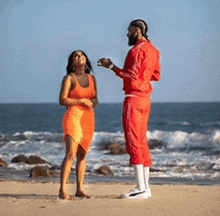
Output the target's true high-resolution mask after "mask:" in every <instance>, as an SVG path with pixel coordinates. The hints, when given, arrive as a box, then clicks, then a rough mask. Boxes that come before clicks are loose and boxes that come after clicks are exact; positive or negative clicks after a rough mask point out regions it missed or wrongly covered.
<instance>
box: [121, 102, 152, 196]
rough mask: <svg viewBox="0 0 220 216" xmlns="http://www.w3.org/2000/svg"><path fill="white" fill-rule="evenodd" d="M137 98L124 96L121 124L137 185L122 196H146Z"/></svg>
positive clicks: (140, 118) (140, 116)
mask: <svg viewBox="0 0 220 216" xmlns="http://www.w3.org/2000/svg"><path fill="white" fill-rule="evenodd" d="M139 103H140V101H139V100H138V99H137V98H126V99H125V103H124V113H123V126H124V133H125V141H126V148H127V152H128V154H129V155H130V163H131V164H132V166H133V168H134V172H135V179H136V182H137V187H136V188H134V189H132V190H130V191H129V192H128V193H125V194H123V195H122V197H123V198H145V199H146V198H148V196H147V193H146V190H145V182H144V166H143V164H144V160H143V157H142V150H141V145H140V140H139V139H140V135H141V134H140V132H141V127H140V122H141V120H142V112H141V110H140V109H139Z"/></svg>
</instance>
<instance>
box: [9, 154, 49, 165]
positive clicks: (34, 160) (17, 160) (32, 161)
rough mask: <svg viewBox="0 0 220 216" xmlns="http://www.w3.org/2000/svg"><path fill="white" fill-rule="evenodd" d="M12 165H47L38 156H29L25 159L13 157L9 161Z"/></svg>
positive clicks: (21, 156)
mask: <svg viewBox="0 0 220 216" xmlns="http://www.w3.org/2000/svg"><path fill="white" fill-rule="evenodd" d="M11 162H12V163H22V162H23V163H27V164H45V163H47V162H46V161H45V160H43V159H41V158H40V157H38V156H30V157H29V158H27V157H26V156H24V155H18V156H16V157H14V158H13V159H12V161H11Z"/></svg>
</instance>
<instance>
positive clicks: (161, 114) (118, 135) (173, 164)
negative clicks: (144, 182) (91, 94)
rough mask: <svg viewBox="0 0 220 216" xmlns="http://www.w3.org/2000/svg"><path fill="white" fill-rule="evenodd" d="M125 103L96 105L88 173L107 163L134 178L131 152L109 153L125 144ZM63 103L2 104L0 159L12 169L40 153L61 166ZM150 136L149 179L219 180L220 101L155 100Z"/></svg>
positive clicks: (19, 168) (26, 167)
mask: <svg viewBox="0 0 220 216" xmlns="http://www.w3.org/2000/svg"><path fill="white" fill-rule="evenodd" d="M122 107H123V104H122V103H116V104H113V103H112V104H100V105H99V106H98V107H97V108H96V132H95V135H94V139H93V144H92V147H91V150H90V152H89V154H88V156H87V170H89V173H88V175H91V176H92V175H97V174H96V173H95V170H96V169H97V168H99V167H100V166H101V165H108V166H109V167H110V168H111V169H112V171H113V172H114V176H115V177H130V176H133V175H134V173H133V169H132V167H131V166H130V165H129V156H128V155H127V154H124V155H111V154H109V151H108V150H107V147H108V146H109V144H111V143H120V144H122V145H124V135H123V129H122ZM65 111H66V108H64V107H60V106H59V104H0V158H2V159H3V160H5V161H6V162H7V163H8V169H15V170H17V171H26V170H30V169H31V168H32V167H33V166H34V165H28V164H23V163H21V164H15V163H11V160H12V158H14V157H15V156H17V155H21V154H23V155H25V156H27V157H29V156H31V155H37V156H39V157H41V158H43V159H44V160H46V161H47V162H48V166H53V165H58V166H59V165H61V162H62V160H63V158H64V155H65V143H64V142H62V141H61V139H62V136H63V132H62V125H61V119H62V116H63V114H64V112H65ZM147 136H148V139H149V141H150V142H151V143H153V142H152V140H153V141H154V142H155V141H156V142H157V143H159V144H160V145H157V146H155V145H152V146H151V154H152V158H153V167H152V172H151V173H150V177H153V178H157V179H166V178H175V179H186V180H187V179H188V180H210V181H212V180H216V181H220V103H219V102H213V103H153V104H152V112H151V116H150V125H149V131H148V133H147Z"/></svg>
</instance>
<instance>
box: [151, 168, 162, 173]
mask: <svg viewBox="0 0 220 216" xmlns="http://www.w3.org/2000/svg"><path fill="white" fill-rule="evenodd" d="M150 172H165V171H164V170H160V169H155V168H152V167H150Z"/></svg>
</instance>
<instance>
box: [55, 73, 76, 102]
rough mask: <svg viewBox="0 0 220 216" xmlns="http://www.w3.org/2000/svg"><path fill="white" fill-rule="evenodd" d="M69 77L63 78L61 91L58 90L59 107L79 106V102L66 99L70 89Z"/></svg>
mask: <svg viewBox="0 0 220 216" xmlns="http://www.w3.org/2000/svg"><path fill="white" fill-rule="evenodd" d="M71 85H72V82H71V77H70V76H68V75H67V76H65V77H64V78H63V81H62V86H61V90H60V99H59V102H60V105H61V106H74V105H78V104H79V100H78V99H71V98H68V95H69V91H70V89H71Z"/></svg>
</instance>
